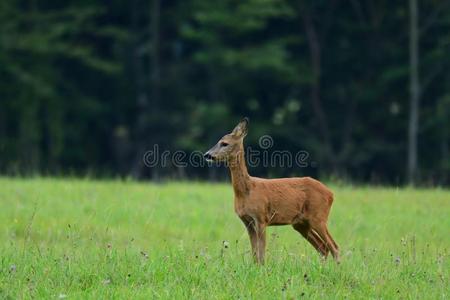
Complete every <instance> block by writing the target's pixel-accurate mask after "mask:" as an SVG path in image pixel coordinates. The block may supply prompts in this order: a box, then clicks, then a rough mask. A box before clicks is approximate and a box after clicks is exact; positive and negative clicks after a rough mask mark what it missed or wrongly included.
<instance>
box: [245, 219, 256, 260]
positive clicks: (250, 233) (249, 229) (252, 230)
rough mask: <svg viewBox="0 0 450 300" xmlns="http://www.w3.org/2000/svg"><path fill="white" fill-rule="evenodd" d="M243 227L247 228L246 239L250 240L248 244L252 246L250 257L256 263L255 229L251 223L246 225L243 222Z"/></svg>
mask: <svg viewBox="0 0 450 300" xmlns="http://www.w3.org/2000/svg"><path fill="white" fill-rule="evenodd" d="M244 224H245V227H246V228H247V232H248V237H249V238H250V244H251V246H252V255H253V259H254V260H255V262H258V258H257V257H258V245H257V242H258V236H257V233H256V228H255V226H254V224H253V222H249V223H246V222H244Z"/></svg>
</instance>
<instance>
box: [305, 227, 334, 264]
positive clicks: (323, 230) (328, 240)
mask: <svg viewBox="0 0 450 300" xmlns="http://www.w3.org/2000/svg"><path fill="white" fill-rule="evenodd" d="M311 227H312V229H313V230H315V231H316V232H317V234H318V235H319V236H320V237H321V238H322V240H323V241H324V242H325V244H326V246H327V248H328V249H330V251H331V255H333V258H334V260H335V261H337V262H339V247H338V246H337V244H336V243H335V242H334V240H333V238H332V237H331V234H330V233H329V232H328V229H327V224H326V223H324V222H318V223H312V224H311Z"/></svg>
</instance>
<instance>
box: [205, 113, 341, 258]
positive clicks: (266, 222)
mask: <svg viewBox="0 0 450 300" xmlns="http://www.w3.org/2000/svg"><path fill="white" fill-rule="evenodd" d="M247 126H248V120H247V119H244V120H242V121H241V122H240V123H239V124H238V125H237V126H236V128H235V129H234V130H233V132H232V133H230V134H227V135H226V136H224V137H223V138H222V139H220V140H219V142H218V143H217V145H215V146H214V147H213V148H211V149H210V150H209V151H208V152H207V153H206V154H205V158H207V159H210V160H216V161H225V162H227V163H228V166H229V168H230V171H231V181H232V184H233V189H234V210H235V212H236V214H237V215H238V216H239V218H240V219H241V220H242V222H243V223H244V225H245V226H246V228H247V231H248V234H249V237H250V243H251V246H252V252H253V255H254V257H255V260H256V261H257V262H258V263H261V264H262V263H264V254H265V246H266V227H267V226H274V225H292V227H293V228H294V229H295V230H296V231H298V232H299V233H300V234H301V235H302V236H303V237H304V238H305V239H306V240H307V241H308V242H309V243H310V244H311V245H312V246H313V247H314V248H315V249H316V250H317V251H318V252H319V253H320V254H321V255H322V256H323V257H327V255H328V253H329V252H331V254H332V255H333V258H334V259H335V260H336V261H339V247H338V245H337V244H336V242H335V241H334V240H333V238H332V237H331V234H330V233H329V231H328V228H327V220H328V214H329V213H330V208H331V205H332V204H333V193H332V192H331V191H330V190H329V189H328V188H327V187H326V186H325V185H324V184H323V183H321V182H320V181H317V180H315V179H313V178H310V177H301V178H279V179H264V178H258V177H252V176H250V175H249V174H248V172H247V167H246V164H245V159H244V145H243V139H244V137H245V135H246V134H247Z"/></svg>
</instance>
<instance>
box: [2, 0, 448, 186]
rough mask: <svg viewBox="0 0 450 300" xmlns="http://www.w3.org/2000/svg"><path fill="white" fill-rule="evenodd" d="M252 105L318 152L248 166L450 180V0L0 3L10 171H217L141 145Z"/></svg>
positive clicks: (283, 142)
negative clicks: (160, 158)
mask: <svg viewBox="0 0 450 300" xmlns="http://www.w3.org/2000/svg"><path fill="white" fill-rule="evenodd" d="M243 116H248V117H249V118H250V133H249V136H248V138H247V140H246V144H247V145H249V146H252V147H254V148H257V146H258V139H259V137H260V136H261V135H265V134H267V135H270V136H271V137H272V138H273V140H274V146H273V148H272V149H273V150H277V149H279V150H288V151H292V152H296V151H298V150H305V151H307V152H308V153H309V154H310V155H309V157H308V160H309V161H310V162H313V163H310V164H309V165H308V167H305V168H282V167H271V168H262V167H257V168H252V169H251V173H252V174H254V175H260V176H292V175H300V176H304V175H312V176H315V177H320V178H324V177H325V178H326V177H328V178H329V177H331V178H335V179H336V178H337V179H345V180H351V181H355V182H370V183H385V184H405V183H408V182H410V183H419V184H449V183H450V150H449V146H450V1H442V0H429V1H423V0H422V1H421V0H409V1H384V0H382V1H375V0H362V1H358V0H348V1H333V0H331V1H290V0H245V1H242V0H240V1H235V0H221V1H205V0H184V1H175V0H130V1H118V0H111V1H106V0H95V1H94V0H76V1H75V0H66V1H50V0H39V1H38V0H3V1H1V2H0V173H2V174H5V175H34V174H43V175H57V176H58V175H77V176H84V175H86V174H88V175H92V176H99V177H103V176H105V177H116V176H124V177H127V176H132V177H135V178H154V179H162V178H180V177H182V178H211V177H214V178H222V177H223V176H226V175H225V174H226V173H225V172H226V171H225V170H223V169H222V170H221V169H218V168H208V167H203V168H193V167H187V168H179V167H176V166H174V165H172V164H170V163H169V164H168V165H166V166H164V167H163V166H157V167H153V168H148V167H145V166H144V165H143V163H142V158H143V154H144V152H145V151H147V150H149V149H152V147H153V145H154V144H158V145H159V147H160V149H162V150H171V151H176V150H183V151H187V152H188V153H189V152H192V151H195V150H200V151H206V150H207V149H209V147H210V146H212V145H213V144H214V143H215V142H216V141H217V140H218V138H220V137H221V136H222V135H223V134H225V133H226V132H227V131H229V130H231V129H232V127H233V126H234V125H235V124H236V123H237V122H238V121H239V119H240V118H241V117H243ZM272 149H271V150H272Z"/></svg>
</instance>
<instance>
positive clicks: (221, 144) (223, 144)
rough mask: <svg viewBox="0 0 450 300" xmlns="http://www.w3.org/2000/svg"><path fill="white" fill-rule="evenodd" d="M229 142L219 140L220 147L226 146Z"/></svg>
mask: <svg viewBox="0 0 450 300" xmlns="http://www.w3.org/2000/svg"><path fill="white" fill-rule="evenodd" d="M228 145H229V144H228V143H225V142H221V143H220V147H226V146H228Z"/></svg>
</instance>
